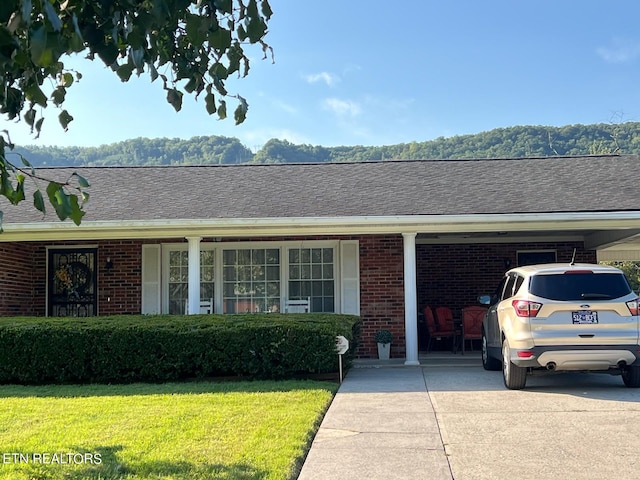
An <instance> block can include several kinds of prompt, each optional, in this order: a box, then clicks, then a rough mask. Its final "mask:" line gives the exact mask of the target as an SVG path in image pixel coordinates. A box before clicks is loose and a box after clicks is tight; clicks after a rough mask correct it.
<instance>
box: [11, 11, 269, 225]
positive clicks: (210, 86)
mask: <svg viewBox="0 0 640 480" xmlns="http://www.w3.org/2000/svg"><path fill="white" fill-rule="evenodd" d="M271 15H272V11H271V7H270V5H269V3H268V0H1V1H0V80H1V81H2V89H0V113H2V114H4V115H5V116H6V118H8V119H10V120H11V119H15V120H24V121H25V122H26V123H27V124H28V125H29V126H30V127H31V131H32V133H34V134H35V135H36V136H37V135H38V134H39V133H40V131H41V129H42V125H43V121H44V114H43V109H44V108H46V107H47V106H49V105H50V104H53V106H54V107H56V108H57V109H59V110H60V111H59V113H58V121H59V122H60V124H61V126H62V128H63V129H65V130H66V129H67V128H68V127H69V124H70V123H71V121H72V120H73V116H72V115H71V113H70V112H68V111H67V110H65V109H64V108H63V104H64V101H65V98H66V95H67V91H68V90H69V88H70V87H71V86H72V85H73V83H74V82H75V81H78V80H80V79H81V78H82V75H81V73H80V72H75V71H71V70H69V69H67V68H65V65H64V63H63V61H62V59H63V58H64V57H65V56H67V55H70V54H74V53H81V52H82V53H85V52H86V57H87V58H88V59H90V60H94V59H96V58H98V59H100V60H101V61H102V62H104V64H105V65H107V66H108V67H110V68H111V69H112V70H113V72H114V73H115V74H117V75H118V77H119V78H120V79H121V80H122V81H123V82H126V81H128V80H129V79H130V78H131V76H132V75H133V74H134V73H135V74H136V75H140V74H142V73H143V72H145V71H146V72H148V73H149V75H150V78H151V81H152V82H153V81H155V80H158V79H159V80H160V81H161V83H162V88H163V89H164V90H165V91H166V99H167V102H168V103H169V104H171V106H173V108H174V109H175V110H176V111H180V109H181V107H182V98H183V96H184V94H185V93H186V94H192V95H194V96H195V97H196V98H197V97H199V96H200V95H201V94H202V95H203V96H204V106H205V108H206V110H207V112H208V113H209V114H210V115H211V114H214V113H215V114H217V116H218V117H219V118H220V119H224V118H226V117H227V104H226V100H225V99H226V98H228V97H232V98H234V99H235V101H236V102H237V106H236V108H235V111H234V119H235V122H236V124H240V123H242V122H243V121H244V120H245V118H246V115H247V110H248V104H247V101H246V100H245V99H244V98H243V97H242V96H240V95H238V94H231V93H229V92H228V91H227V88H226V81H227V79H228V78H229V77H230V76H232V75H236V76H239V77H244V76H246V75H247V74H248V73H249V58H248V57H247V56H246V55H245V52H244V49H243V45H246V44H258V45H260V46H261V47H262V51H263V54H264V57H265V58H266V56H267V54H268V53H269V52H271V47H270V46H269V45H267V44H266V43H265V42H264V37H265V35H266V34H267V22H268V21H269V19H270V18H271ZM13 148H14V145H13V143H12V142H11V139H10V136H9V132H8V131H6V130H5V131H3V132H2V134H0V195H2V196H4V197H6V198H7V199H8V200H9V202H10V203H12V204H17V203H19V202H21V201H22V200H24V199H25V186H24V184H25V180H26V179H28V178H32V179H38V177H37V175H36V172H35V171H34V170H33V168H32V167H31V165H30V163H29V162H28V161H27V159H26V158H24V157H23V156H22V155H19V154H15V156H16V159H17V160H18V161H17V162H15V161H11V160H10V159H8V158H7V153H10V151H11V150H13ZM43 180H44V179H43ZM88 187H89V182H88V181H87V180H86V179H84V178H83V177H81V176H80V175H77V174H73V175H72V176H71V177H70V178H69V179H68V180H66V181H63V182H60V181H48V186H47V187H46V195H47V198H48V201H49V203H50V204H51V205H52V206H53V207H54V209H55V211H56V214H57V215H58V217H59V218H60V219H61V220H64V219H66V218H71V219H72V220H73V221H74V222H75V223H76V224H80V222H81V220H82V216H83V215H84V212H83V210H82V206H83V204H84V202H86V201H87V200H88V198H89V196H88V193H87V192H86V188H88ZM33 197H34V206H35V208H37V209H38V210H40V211H42V212H44V211H45V203H46V202H45V200H44V196H43V195H42V193H41V190H40V189H39V188H37V187H36V190H35V193H34V194H33ZM1 220H2V212H0V227H1Z"/></svg>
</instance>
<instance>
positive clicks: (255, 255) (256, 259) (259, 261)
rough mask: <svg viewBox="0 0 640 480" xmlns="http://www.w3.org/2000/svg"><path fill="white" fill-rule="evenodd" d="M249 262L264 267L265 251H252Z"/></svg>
mask: <svg viewBox="0 0 640 480" xmlns="http://www.w3.org/2000/svg"><path fill="white" fill-rule="evenodd" d="M251 257H252V258H251V260H252V261H253V264H254V265H264V264H265V251H264V250H252V251H251Z"/></svg>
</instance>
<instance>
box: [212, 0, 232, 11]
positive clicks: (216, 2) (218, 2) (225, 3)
mask: <svg viewBox="0 0 640 480" xmlns="http://www.w3.org/2000/svg"><path fill="white" fill-rule="evenodd" d="M213 6H214V7H216V8H217V9H218V10H220V11H221V12H224V13H233V3H232V1H231V0H213Z"/></svg>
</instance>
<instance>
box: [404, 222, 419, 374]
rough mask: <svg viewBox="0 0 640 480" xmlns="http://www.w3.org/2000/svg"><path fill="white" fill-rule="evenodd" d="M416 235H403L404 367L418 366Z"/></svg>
mask: <svg viewBox="0 0 640 480" xmlns="http://www.w3.org/2000/svg"><path fill="white" fill-rule="evenodd" d="M416 236H417V233H403V234H402V239H403V242H402V244H403V247H404V331H405V335H404V336H405V339H406V347H405V348H406V352H407V354H406V355H407V356H406V360H405V362H404V364H405V365H420V361H419V360H418V292H417V286H416V285H417V274H416Z"/></svg>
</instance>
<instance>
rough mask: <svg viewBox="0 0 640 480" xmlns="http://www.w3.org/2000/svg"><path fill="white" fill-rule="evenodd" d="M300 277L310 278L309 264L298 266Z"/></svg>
mask: <svg viewBox="0 0 640 480" xmlns="http://www.w3.org/2000/svg"><path fill="white" fill-rule="evenodd" d="M300 278H303V279H305V280H307V279H310V278H311V265H301V266H300Z"/></svg>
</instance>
